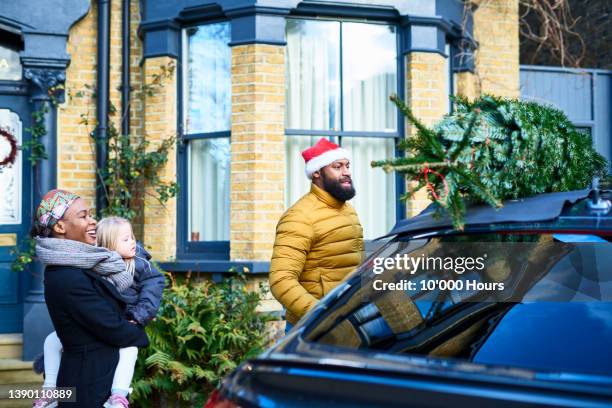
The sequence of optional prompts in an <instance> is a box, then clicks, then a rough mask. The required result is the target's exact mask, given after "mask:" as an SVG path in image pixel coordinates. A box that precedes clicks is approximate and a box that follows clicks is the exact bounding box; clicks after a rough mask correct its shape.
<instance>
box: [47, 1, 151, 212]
mask: <svg viewBox="0 0 612 408" xmlns="http://www.w3.org/2000/svg"><path fill="white" fill-rule="evenodd" d="M121 3H122V1H121V0H112V2H111V28H110V46H111V52H110V100H111V103H112V104H113V105H114V106H115V107H116V108H117V113H116V114H115V115H113V116H112V117H111V120H112V122H113V123H114V124H115V126H117V128H118V129H120V121H121V112H122V110H123V108H122V107H121V91H120V90H119V87H120V85H121V66H122V61H121V20H122V18H121V14H122V10H121ZM130 16H131V53H132V54H131V61H130V65H131V67H130V68H131V86H132V88H133V89H134V91H133V92H132V96H131V99H132V101H131V103H132V109H131V118H130V126H131V134H132V135H133V136H134V137H135V138H141V137H142V120H141V118H142V101H141V95H140V84H141V72H140V65H139V64H140V60H141V58H142V44H141V41H140V39H139V38H138V35H137V29H138V24H139V23H140V12H139V8H138V4H137V2H132V9H131V13H130ZM97 18H98V9H97V3H96V2H92V5H91V8H90V10H89V12H88V13H87V15H86V16H85V17H84V18H83V19H81V20H80V21H79V22H78V23H77V24H75V25H74V27H72V29H71V30H70V33H69V38H68V45H67V51H68V53H69V54H70V56H71V61H70V65H69V66H68V69H67V70H66V84H65V87H66V102H65V103H63V104H62V105H60V106H59V109H58V169H57V170H58V186H59V187H60V188H65V189H68V190H71V191H74V192H75V193H77V194H79V195H81V196H82V197H83V198H84V199H85V200H86V201H87V202H88V204H89V205H90V206H92V208H94V207H95V186H96V183H95V157H96V156H95V146H94V143H93V139H92V138H91V136H90V135H89V134H90V132H92V131H94V130H95V126H96V102H95V99H94V98H93V97H92V91H91V90H88V89H87V88H86V87H87V86H89V87H92V88H91V89H95V87H96V80H97V30H98V27H97ZM79 92H80V93H82V96H78V95H77V94H78V93H79ZM83 118H86V120H87V122H88V124H85V123H84V120H83Z"/></svg>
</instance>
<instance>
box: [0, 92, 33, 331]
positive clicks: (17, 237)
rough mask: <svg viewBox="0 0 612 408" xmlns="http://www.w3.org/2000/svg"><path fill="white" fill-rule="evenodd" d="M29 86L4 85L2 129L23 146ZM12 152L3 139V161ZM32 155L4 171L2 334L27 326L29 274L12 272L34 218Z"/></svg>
mask: <svg viewBox="0 0 612 408" xmlns="http://www.w3.org/2000/svg"><path fill="white" fill-rule="evenodd" d="M24 89H25V86H23V84H20V83H16V82H12V81H11V82H9V81H0V127H1V128H2V129H4V130H7V131H9V132H10V133H11V134H12V135H13V136H14V137H15V138H16V139H17V141H18V143H19V145H20V146H22V145H23V144H24V142H26V140H27V139H29V137H30V135H29V132H28V131H27V130H26V129H28V128H29V127H30V121H31V118H30V114H31V112H30V107H29V105H30V104H29V100H28V97H27V96H26V95H24V93H25V92H24ZM9 151H10V144H9V143H8V142H7V141H6V138H0V160H2V159H3V158H4V157H6V154H7V153H8V152H9ZM27 157H28V152H27V151H23V150H19V151H18V152H17V160H16V162H15V163H14V164H13V165H12V166H11V167H5V166H4V167H2V168H0V333H19V332H21V331H22V326H23V298H24V295H25V293H26V290H27V288H26V287H25V284H26V282H28V280H27V279H26V274H27V273H28V271H27V270H26V271H24V272H13V271H11V263H12V261H13V259H14V258H15V255H14V254H13V253H12V252H13V250H14V249H15V244H18V243H20V242H21V241H22V239H24V237H26V236H27V232H28V229H29V226H30V219H31V214H32V202H31V201H32V200H31V196H32V194H31V184H32V183H31V180H32V167H31V165H30V162H29V161H28V159H27Z"/></svg>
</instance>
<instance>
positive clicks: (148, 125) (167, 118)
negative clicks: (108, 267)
mask: <svg viewBox="0 0 612 408" xmlns="http://www.w3.org/2000/svg"><path fill="white" fill-rule="evenodd" d="M170 65H175V61H174V60H173V59H172V58H169V57H156V58H149V59H146V60H145V61H144V64H143V67H142V75H143V78H144V81H145V84H147V85H149V84H151V83H152V82H153V81H154V80H155V78H156V76H159V75H162V67H169V66H170ZM177 102H178V101H177V71H176V69H175V70H174V71H173V74H172V75H171V76H170V77H169V78H165V79H164V80H163V83H162V86H160V87H156V90H155V92H153V94H152V95H148V94H146V93H145V95H144V109H143V111H144V115H143V120H144V128H143V130H144V137H145V138H146V139H147V141H149V142H150V143H151V145H150V148H151V149H154V148H156V147H157V146H158V145H159V144H160V143H161V142H162V141H163V140H165V139H167V138H168V137H172V136H176V121H177V108H178V107H177ZM176 174H177V173H176V151H175V149H172V150H171V151H170V152H168V162H167V164H166V166H165V168H164V169H162V171H161V172H160V179H161V181H163V182H170V181H175V180H176ZM148 193H151V194H145V200H144V236H143V239H144V242H145V243H146V244H147V247H149V248H150V252H151V256H152V257H153V258H154V259H156V260H159V261H166V260H170V259H172V258H174V256H175V254H176V199H175V198H173V199H170V200H168V201H167V202H166V203H165V205H162V204H160V203H159V202H158V201H157V199H156V198H155V196H154V194H153V193H154V190H153V188H152V187H148Z"/></svg>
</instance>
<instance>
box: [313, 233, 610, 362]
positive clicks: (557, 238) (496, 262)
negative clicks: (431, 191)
mask: <svg viewBox="0 0 612 408" xmlns="http://www.w3.org/2000/svg"><path fill="white" fill-rule="evenodd" d="M597 238H598V237H597V236H594V235H590V236H589V235H584V236H579V235H576V234H573V235H571V236H570V235H567V234H565V235H553V234H480V235H476V234H473V235H454V236H443V237H433V238H423V239H416V240H415V239H407V238H401V237H400V238H396V239H395V240H393V241H390V242H388V243H386V244H385V245H384V246H383V247H382V248H380V249H379V250H378V251H377V252H375V253H374V254H373V255H372V256H371V257H370V258H368V260H367V261H366V262H365V263H364V264H363V265H362V266H361V267H360V268H359V269H358V270H357V271H356V273H355V274H353V275H352V276H351V277H350V278H349V279H348V281H347V283H346V288H345V289H344V290H343V291H341V292H340V293H341V295H340V297H339V298H338V299H333V300H331V301H330V302H331V303H330V306H329V307H328V310H327V311H326V312H325V313H324V314H322V315H321V317H319V318H318V319H317V322H316V324H315V325H313V326H312V327H309V328H307V330H306V331H305V333H304V336H305V338H306V339H307V340H309V341H314V342H318V343H322V344H327V345H333V346H340V347H349V348H355V349H365V350H384V351H387V352H392V353H416V354H424V355H429V356H439V357H453V358H463V359H467V360H470V361H474V362H483V363H487V364H496V363H497V364H505V365H517V366H528V367H529V368H541V369H551V370H552V369H555V370H558V369H567V370H587V371H588V370H589V369H590V370H591V371H592V372H596V373H602V372H608V373H610V374H612V364H610V362H611V361H612V359H608V360H607V363H606V364H604V363H602V360H601V359H598V358H596V357H592V358H582V359H581V360H580V361H581V364H572V361H574V360H575V359H566V358H562V357H559V355H558V353H557V354H554V353H549V352H547V351H550V350H551V349H550V347H548V344H547V341H552V339H551V338H549V337H550V336H545V335H543V333H544V332H545V331H546V330H548V333H555V334H556V336H560V337H563V333H564V331H567V330H570V328H571V327H573V328H574V330H575V333H581V332H582V333H589V336H588V339H587V340H583V341H582V342H581V347H583V350H585V354H586V353H587V350H589V349H592V350H599V351H600V352H601V353H603V354H600V356H604V357H608V356H611V355H610V351H607V353H604V352H603V350H604V349H605V350H608V349H612V348H610V347H609V344H612V327H611V326H610V324H611V323H610V322H612V268H610V267H609V265H612V247H611V244H610V243H609V242H607V241H606V240H601V239H597ZM555 305H562V306H558V307H556V306H555ZM606 313H608V316H609V318H608V319H607V320H605V319H600V320H597V318H595V317H593V316H596V315H597V316H602V314H603V315H605V314H606ZM566 316H572V318H573V320H574V321H573V322H572V325H569V324H568V321H567V319H566ZM540 320H542V321H540ZM605 322H607V323H605ZM517 333H520V335H518V334H517ZM575 337H576V336H565V337H564V339H563V340H558V341H557V343H556V344H558V345H559V347H561V346H565V347H566V353H571V352H574V351H575V347H576V346H575V345H572V344H570V343H571V341H575V340H576V338H575ZM570 339H571V340H570ZM513 346H514V347H517V348H516V349H515V350H514V351H515V353H510V352H506V353H503V352H501V351H500V350H505V349H508V350H509V349H510V348H512V347H513ZM555 350H557V351H558V348H555ZM523 352H524V353H527V354H528V355H529V354H538V355H539V356H540V357H541V359H540V360H531V359H529V358H526V359H524V360H521V359H520V358H519V357H518V356H520V355H522V354H521V353H523ZM512 356H513V357H512ZM525 361H537V364H536V367H534V366H533V364H531V365H526V363H525ZM564 361H565V362H567V363H565V365H566V367H562V366H563V364H564V363H563V362H564Z"/></svg>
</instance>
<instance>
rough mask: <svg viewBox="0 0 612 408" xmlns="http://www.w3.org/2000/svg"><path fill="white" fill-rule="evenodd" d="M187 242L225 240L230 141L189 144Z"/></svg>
mask: <svg viewBox="0 0 612 408" xmlns="http://www.w3.org/2000/svg"><path fill="white" fill-rule="evenodd" d="M188 155H189V156H188V157H189V164H188V166H189V232H188V234H189V235H188V237H187V239H188V240H190V241H227V240H229V219H230V218H229V216H230V214H229V212H230V206H229V202H230V195H229V192H230V139H229V138H227V137H223V138H218V139H198V140H193V141H191V142H190V144H189V153H188Z"/></svg>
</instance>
